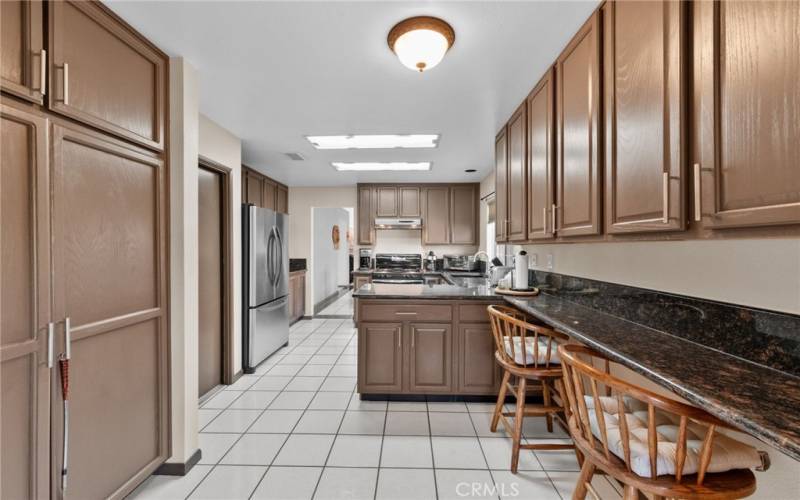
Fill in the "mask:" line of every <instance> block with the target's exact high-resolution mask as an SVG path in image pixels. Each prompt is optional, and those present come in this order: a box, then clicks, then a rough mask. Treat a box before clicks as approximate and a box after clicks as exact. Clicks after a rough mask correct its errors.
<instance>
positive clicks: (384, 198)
mask: <svg viewBox="0 0 800 500" xmlns="http://www.w3.org/2000/svg"><path fill="white" fill-rule="evenodd" d="M376 193H377V195H378V199H377V206H376V207H375V215H376V216H377V217H397V188H395V187H393V186H381V187H379V188H377V190H376Z"/></svg>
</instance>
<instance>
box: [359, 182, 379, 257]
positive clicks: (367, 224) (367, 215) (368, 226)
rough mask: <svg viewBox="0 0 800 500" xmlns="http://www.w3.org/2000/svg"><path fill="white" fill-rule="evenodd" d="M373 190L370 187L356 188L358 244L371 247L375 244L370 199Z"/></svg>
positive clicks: (373, 214)
mask: <svg viewBox="0 0 800 500" xmlns="http://www.w3.org/2000/svg"><path fill="white" fill-rule="evenodd" d="M374 192H375V188H373V187H371V186H358V244H359V245H372V244H374V243H375V229H374V226H373V224H374V223H375V212H374V210H373V209H372V198H373V195H374Z"/></svg>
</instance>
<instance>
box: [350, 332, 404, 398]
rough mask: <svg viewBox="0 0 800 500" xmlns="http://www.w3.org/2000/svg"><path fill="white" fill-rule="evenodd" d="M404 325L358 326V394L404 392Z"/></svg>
mask: <svg viewBox="0 0 800 500" xmlns="http://www.w3.org/2000/svg"><path fill="white" fill-rule="evenodd" d="M402 334H403V324H402V323H360V324H359V325H358V392H361V393H370V392H371V393H387V392H400V391H401V390H402V389H403V344H402V342H403V337H402Z"/></svg>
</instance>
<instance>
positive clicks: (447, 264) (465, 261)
mask: <svg viewBox="0 0 800 500" xmlns="http://www.w3.org/2000/svg"><path fill="white" fill-rule="evenodd" d="M444 270H445V271H467V272H472V271H477V270H478V261H477V260H475V257H474V256H472V255H445V256H444Z"/></svg>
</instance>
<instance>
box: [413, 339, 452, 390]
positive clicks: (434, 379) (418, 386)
mask: <svg viewBox="0 0 800 500" xmlns="http://www.w3.org/2000/svg"><path fill="white" fill-rule="evenodd" d="M408 337H409V339H410V350H409V364H408V366H409V372H408V377H409V378H408V380H409V390H410V391H412V392H423V393H433V392H452V390H453V383H452V372H453V370H452V362H451V356H452V346H453V329H452V327H451V326H450V325H449V324H436V323H409V324H408Z"/></svg>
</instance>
